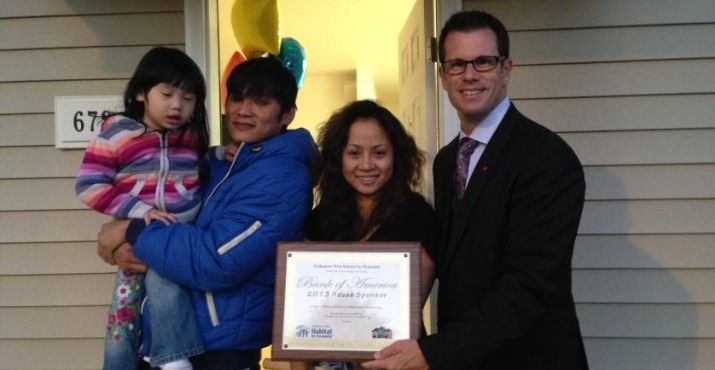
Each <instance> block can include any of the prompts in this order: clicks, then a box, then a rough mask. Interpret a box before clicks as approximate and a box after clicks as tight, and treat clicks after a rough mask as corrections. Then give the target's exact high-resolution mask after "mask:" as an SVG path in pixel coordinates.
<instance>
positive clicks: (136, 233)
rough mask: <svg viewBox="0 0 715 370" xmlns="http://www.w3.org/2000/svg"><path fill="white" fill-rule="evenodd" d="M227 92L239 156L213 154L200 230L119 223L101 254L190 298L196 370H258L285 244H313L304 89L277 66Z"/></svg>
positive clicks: (233, 82)
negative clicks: (299, 110) (197, 347)
mask: <svg viewBox="0 0 715 370" xmlns="http://www.w3.org/2000/svg"><path fill="white" fill-rule="evenodd" d="M227 88H228V99H227V101H226V118H225V124H226V126H227V129H228V133H229V135H230V136H231V139H232V140H233V141H234V142H235V143H236V145H238V149H237V151H236V153H235V156H234V157H233V160H232V161H228V160H225V159H224V155H223V151H222V150H221V149H217V150H215V151H213V152H214V156H213V158H211V159H210V162H209V169H210V175H209V176H208V178H207V179H205V181H204V182H203V184H202V185H203V191H202V194H203V205H202V209H201V212H200V214H199V216H198V217H197V219H196V221H195V222H194V223H193V224H179V223H174V224H169V225H166V224H164V223H162V222H152V223H151V224H149V225H145V224H144V222H143V221H142V220H133V221H127V220H118V221H112V222H109V223H107V224H105V225H103V227H102V231H100V234H99V243H98V253H99V254H100V256H101V257H102V258H103V259H104V260H105V261H107V262H109V263H112V264H118V265H120V267H122V268H123V269H124V270H125V271H130V272H131V271H134V272H142V271H145V270H146V268H147V267H148V268H150V269H153V270H154V271H156V272H157V273H159V274H160V275H162V276H164V277H166V278H167V279H169V280H172V281H174V282H176V283H178V284H181V285H182V286H184V287H186V288H187V289H188V290H189V293H190V295H191V300H192V304H193V309H194V312H195V314H196V317H197V321H198V324H199V330H200V332H201V336H202V339H203V342H204V347H205V348H206V351H207V352H206V353H204V354H202V355H199V356H196V357H193V358H192V359H191V361H192V363H193V366H194V367H195V368H197V369H202V370H218V369H221V370H226V369H252V370H253V369H259V366H258V363H259V361H260V349H261V348H262V347H264V346H266V345H268V344H270V341H271V327H272V314H273V293H274V281H275V258H276V245H277V243H278V242H279V241H296V240H302V239H303V223H304V219H305V217H306V215H307V214H308V212H309V210H310V208H311V205H312V192H311V178H310V166H311V162H312V160H313V158H314V155H315V143H314V141H313V139H312V137H311V136H310V134H309V133H308V131H306V130H304V129H298V130H287V129H286V126H287V125H288V124H289V123H291V121H292V120H293V118H294V116H295V111H296V106H295V99H296V95H297V87H296V82H295V79H294V77H293V75H292V74H291V73H290V72H289V71H288V70H287V69H285V68H284V67H283V66H282V65H281V63H280V62H278V61H277V60H274V59H272V58H258V59H251V60H248V61H246V62H243V63H241V64H239V65H238V66H237V67H236V68H235V69H234V70H233V71H232V72H231V75H230V76H229V79H228V82H227ZM125 240H126V241H128V243H124V241H125ZM149 299H151V297H149ZM157 319H158V318H157Z"/></svg>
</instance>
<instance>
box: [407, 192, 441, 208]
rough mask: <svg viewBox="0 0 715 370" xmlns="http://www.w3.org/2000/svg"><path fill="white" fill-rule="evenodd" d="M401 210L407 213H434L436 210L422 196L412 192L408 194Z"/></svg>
mask: <svg viewBox="0 0 715 370" xmlns="http://www.w3.org/2000/svg"><path fill="white" fill-rule="evenodd" d="M400 208H401V209H403V210H407V211H418V212H420V213H434V208H433V207H432V205H431V204H429V202H428V201H427V199H425V197H424V196H422V194H420V193H418V192H415V191H412V192H410V193H408V194H407V197H406V198H405V201H404V202H403V203H402V205H401V207H400Z"/></svg>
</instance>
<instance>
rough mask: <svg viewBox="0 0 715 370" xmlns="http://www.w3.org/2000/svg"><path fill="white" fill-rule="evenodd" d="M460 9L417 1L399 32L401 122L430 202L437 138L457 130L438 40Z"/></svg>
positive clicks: (432, 310) (430, 312) (429, 310)
mask: <svg viewBox="0 0 715 370" xmlns="http://www.w3.org/2000/svg"><path fill="white" fill-rule="evenodd" d="M460 9H462V2H461V0H442V1H441V0H417V1H416V3H415V5H414V7H413V8H412V11H411V12H410V15H409V16H408V17H407V21H406V22H405V24H404V26H402V30H401V31H400V37H399V44H398V45H399V49H398V52H399V53H400V55H399V58H398V61H399V63H400V65H399V74H400V76H399V90H400V91H399V94H398V99H399V102H398V104H399V109H400V120H401V121H402V123H403V124H404V125H405V126H406V128H407V130H408V131H409V132H410V133H411V134H412V135H413V136H414V138H415V141H417V145H418V146H419V147H420V149H422V150H423V151H424V152H425V159H426V160H427V161H426V166H425V168H424V171H423V179H424V182H423V184H424V185H423V188H422V193H423V194H424V195H425V196H426V197H427V198H428V199H432V197H433V192H432V191H433V185H432V184H433V182H432V161H433V160H434V156H435V155H436V154H437V151H438V150H439V148H440V147H441V146H442V145H444V143H445V142H446V141H445V140H446V139H445V138H444V137H443V136H444V135H441V134H440V133H441V132H443V131H445V132H447V133H448V134H449V135H452V136H453V132H455V130H454V127H453V126H458V124H457V122H458V120H456V112H455V111H454V109H453V108H452V106H451V105H449V104H448V103H446V104H443V103H442V102H446V101H447V100H446V95H445V94H444V93H443V92H441V89H440V88H439V81H438V79H437V39H436V37H437V33H438V32H439V29H441V28H442V24H444V20H445V19H446V18H448V17H449V16H450V15H451V14H452V13H454V12H456V11H458V10H460ZM435 13H437V14H435ZM450 138H451V136H450ZM436 296H437V295H436V285H435V289H434V290H433V291H432V294H431V296H430V299H429V300H428V301H427V304H426V305H425V309H424V311H423V320H424V323H425V327H426V328H427V332H428V333H432V332H434V331H435V329H436V322H437V321H436V319H437V305H436V302H437V299H436V298H437V297H436Z"/></svg>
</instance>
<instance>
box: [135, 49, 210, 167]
mask: <svg viewBox="0 0 715 370" xmlns="http://www.w3.org/2000/svg"><path fill="white" fill-rule="evenodd" d="M160 83H166V84H170V85H173V86H175V87H178V88H180V89H184V90H186V91H188V92H189V93H192V94H194V95H196V105H195V107H194V113H193V114H192V115H191V117H190V118H189V121H188V122H187V123H186V124H185V125H183V126H182V127H181V130H191V131H192V132H193V133H194V134H195V135H196V139H197V148H196V149H197V152H198V155H199V159H200V160H201V159H203V158H204V155H205V154H206V152H207V150H208V147H209V128H208V120H207V117H206V105H205V100H206V83H205V82H204V76H203V75H202V74H201V70H200V69H199V67H198V66H197V65H196V63H194V61H193V60H191V58H189V56H188V55H186V54H185V53H184V52H183V51H181V50H178V49H172V48H166V47H155V48H153V49H151V50H149V51H148V52H147V53H146V54H144V56H143V57H142V59H141V60H140V61H139V64H138V65H137V68H136V70H135V71H134V75H132V77H131V79H130V80H129V82H128V83H127V88H126V90H125V91H124V113H123V114H124V115H126V116H127V117H129V118H131V119H133V120H135V121H137V122H142V121H143V120H144V102H143V101H138V100H137V95H140V94H144V95H148V94H149V90H151V89H152V88H153V87H154V86H156V85H158V84H160Z"/></svg>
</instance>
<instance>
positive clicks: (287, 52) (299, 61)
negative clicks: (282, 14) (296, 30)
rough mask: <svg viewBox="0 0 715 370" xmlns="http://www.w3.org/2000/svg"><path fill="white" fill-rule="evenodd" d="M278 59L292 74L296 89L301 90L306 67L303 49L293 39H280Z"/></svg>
mask: <svg viewBox="0 0 715 370" xmlns="http://www.w3.org/2000/svg"><path fill="white" fill-rule="evenodd" d="M278 59H279V60H280V61H281V63H283V66H285V67H286V68H288V70H289V71H291V73H293V77H295V82H296V83H297V84H298V88H301V87H302V86H303V79H304V78H305V66H306V61H305V49H303V46H302V45H301V44H300V43H299V42H298V40H296V39H294V38H291V37H284V38H282V39H281V49H280V52H279V53H278Z"/></svg>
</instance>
